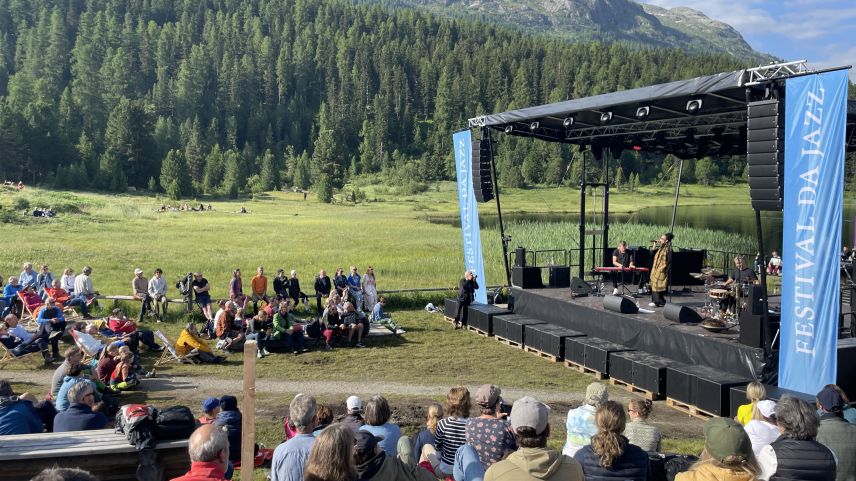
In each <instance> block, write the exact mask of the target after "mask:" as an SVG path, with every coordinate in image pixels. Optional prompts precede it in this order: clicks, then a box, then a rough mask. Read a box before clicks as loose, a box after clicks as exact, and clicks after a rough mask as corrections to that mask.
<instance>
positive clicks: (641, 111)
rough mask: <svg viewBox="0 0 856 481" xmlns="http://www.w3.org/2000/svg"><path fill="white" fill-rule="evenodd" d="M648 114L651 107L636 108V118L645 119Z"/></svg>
mask: <svg viewBox="0 0 856 481" xmlns="http://www.w3.org/2000/svg"><path fill="white" fill-rule="evenodd" d="M649 115H651V107H639V108H638V109H636V118H637V119H639V120H645V119H647V118H648V116H649Z"/></svg>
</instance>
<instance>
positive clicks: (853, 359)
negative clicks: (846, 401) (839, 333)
mask: <svg viewBox="0 0 856 481" xmlns="http://www.w3.org/2000/svg"><path fill="white" fill-rule="evenodd" d="M835 384H837V385H838V387H840V388H841V389H843V390H844V392H845V393H846V394H847V397H848V398H850V399H854V398H856V337H851V338H848V339H839V340H838V374H837V378H836V381H835Z"/></svg>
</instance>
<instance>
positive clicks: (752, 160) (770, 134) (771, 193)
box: [746, 99, 785, 211]
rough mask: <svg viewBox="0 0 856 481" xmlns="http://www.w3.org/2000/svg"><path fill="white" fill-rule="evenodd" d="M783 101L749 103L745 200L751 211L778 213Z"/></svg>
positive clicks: (782, 185)
mask: <svg viewBox="0 0 856 481" xmlns="http://www.w3.org/2000/svg"><path fill="white" fill-rule="evenodd" d="M784 116H785V106H784V101H783V100H779V99H770V100H761V101H758V102H750V103H749V107H748V118H747V123H746V152H747V155H746V160H747V161H748V163H749V197H750V198H751V199H752V207H753V208H754V209H755V210H772V211H780V210H782V202H783V199H784V180H783V179H784V158H785V148H784Z"/></svg>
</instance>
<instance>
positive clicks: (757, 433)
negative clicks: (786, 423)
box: [745, 399, 780, 458]
mask: <svg viewBox="0 0 856 481" xmlns="http://www.w3.org/2000/svg"><path fill="white" fill-rule="evenodd" d="M775 413H776V403H775V402H774V401H770V400H769V399H764V400H763V401H758V404H756V405H755V411H754V412H753V413H752V420H751V421H749V423H748V424H746V428H745V430H746V435H747V436H749V441H750V442H751V443H752V453H753V454H754V455H755V457H756V458H757V457H758V455H759V454H761V448H763V447H764V446H767V445H768V444H770V443H772V442H773V441H775V440H777V439H779V434H780V433H779V427H778V426H776V414H775Z"/></svg>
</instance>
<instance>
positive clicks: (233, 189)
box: [221, 150, 246, 199]
mask: <svg viewBox="0 0 856 481" xmlns="http://www.w3.org/2000/svg"><path fill="white" fill-rule="evenodd" d="M223 163H224V165H225V172H224V174H223V186H222V188H221V191H222V192H223V194H224V195H226V196H228V197H229V198H232V199H235V198H237V197H238V195H239V194H240V193H241V189H242V187H243V186H244V184H245V183H246V179H245V178H244V174H243V169H242V168H241V156H240V154H238V153H237V152H235V151H234V150H227V151H226V153H225V154H224V155H223Z"/></svg>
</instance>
